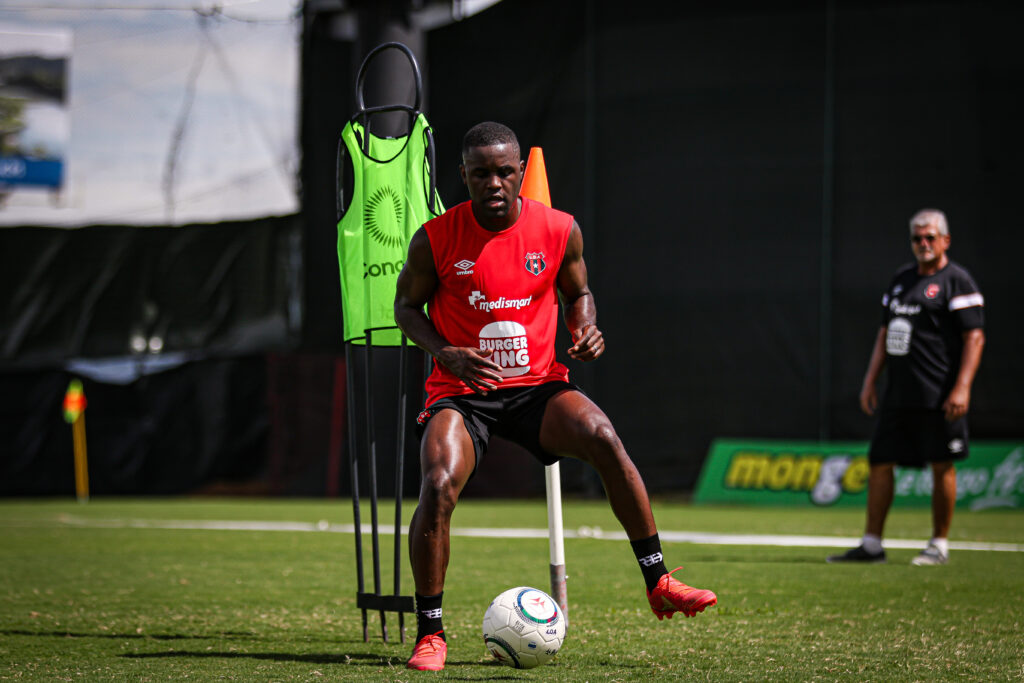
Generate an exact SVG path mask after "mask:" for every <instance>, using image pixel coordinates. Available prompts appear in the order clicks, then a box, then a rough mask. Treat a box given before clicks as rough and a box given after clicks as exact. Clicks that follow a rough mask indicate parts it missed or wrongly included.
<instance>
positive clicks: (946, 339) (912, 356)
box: [882, 261, 985, 409]
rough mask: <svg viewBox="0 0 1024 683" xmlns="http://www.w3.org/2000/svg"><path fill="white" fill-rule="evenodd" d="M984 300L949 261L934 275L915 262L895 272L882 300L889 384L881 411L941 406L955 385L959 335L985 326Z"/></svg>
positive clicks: (968, 276) (962, 271)
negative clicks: (918, 266) (883, 409)
mask: <svg viewBox="0 0 1024 683" xmlns="http://www.w3.org/2000/svg"><path fill="white" fill-rule="evenodd" d="M984 306H985V300H984V298H983V297H982V295H981V291H980V290H979V289H978V285H976V284H975V283H974V278H972V277H971V274H970V273H968V272H967V271H966V270H965V269H964V268H963V267H962V266H960V265H959V264H956V263H954V262H953V261H950V262H949V263H948V264H947V265H946V267H945V268H943V269H942V270H940V271H939V272H937V273H935V274H934V275H919V274H918V272H917V264H916V263H912V264H909V265H907V266H904V267H903V268H901V269H900V270H899V272H897V273H896V276H895V277H894V278H893V280H892V282H891V283H890V284H889V289H888V290H886V292H885V295H884V296H882V324H883V325H885V326H886V328H887V331H886V338H885V352H886V359H885V360H886V365H887V366H888V369H889V370H888V373H889V382H888V386H887V387H886V392H885V397H884V400H883V402H882V405H883V406H884V407H885V408H929V409H938V408H941V407H942V403H943V401H945V400H946V397H947V396H949V392H950V391H951V390H952V389H953V385H954V384H955V383H956V377H957V373H959V372H960V356H961V354H962V352H963V333H964V332H965V331H966V330H971V329H975V328H980V327H983V326H984V323H985V316H984V310H985V308H984Z"/></svg>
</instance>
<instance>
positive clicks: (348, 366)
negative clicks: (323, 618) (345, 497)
mask: <svg viewBox="0 0 1024 683" xmlns="http://www.w3.org/2000/svg"><path fill="white" fill-rule="evenodd" d="M352 375H353V370H352V344H345V390H346V391H347V393H348V397H347V399H346V401H347V403H348V405H347V406H346V407H347V408H348V462H349V469H350V471H351V473H352V525H353V526H354V527H355V534H354V535H355V537H356V590H357V591H358V593H359V594H361V593H363V592H364V591H365V590H366V584H365V581H364V580H363V526H362V521H361V516H360V514H359V457H358V454H357V452H356V429H355V424H356V405H355V403H356V402H355V401H353V400H352V396H353V388H354V380H353V379H352ZM362 612H363V642H364V643H365V642H368V641H369V640H370V634H369V633H368V632H367V630H366V609H365V608H363V610H362Z"/></svg>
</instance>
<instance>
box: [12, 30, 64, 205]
mask: <svg viewBox="0 0 1024 683" xmlns="http://www.w3.org/2000/svg"><path fill="white" fill-rule="evenodd" d="M70 55H71V32H70V31H68V30H66V29H63V28H56V27H51V28H50V29H48V30H36V29H30V28H27V27H20V26H15V25H11V24H0V201H2V202H4V203H6V200H7V199H8V195H9V194H10V193H12V192H13V191H14V190H15V189H20V188H21V187H35V188H45V189H47V190H51V191H56V190H59V189H60V187H61V185H62V183H63V176H64V156H65V150H66V148H67V144H68V109H67V72H68V59H69V57H70Z"/></svg>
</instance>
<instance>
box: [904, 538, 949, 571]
mask: <svg viewBox="0 0 1024 683" xmlns="http://www.w3.org/2000/svg"><path fill="white" fill-rule="evenodd" d="M947 562H949V555H947V554H945V553H943V552H942V551H941V550H939V549H938V548H937V547H936V546H934V545H932V544H931V543H929V544H928V547H927V548H925V549H924V550H922V551H921V552H920V553H918V555H917V557H915V558H914V559H912V560H911V561H910V564H912V565H914V566H916V567H928V566H931V565H935V564H946V563H947Z"/></svg>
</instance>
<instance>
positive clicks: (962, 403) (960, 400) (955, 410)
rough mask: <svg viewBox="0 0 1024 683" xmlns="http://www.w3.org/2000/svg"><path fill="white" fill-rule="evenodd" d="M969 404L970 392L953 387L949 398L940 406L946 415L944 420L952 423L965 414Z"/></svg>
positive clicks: (959, 387)
mask: <svg viewBox="0 0 1024 683" xmlns="http://www.w3.org/2000/svg"><path fill="white" fill-rule="evenodd" d="M970 404H971V391H970V389H965V388H963V387H961V386H956V387H953V391H951V392H949V397H948V398H947V399H946V401H945V402H944V403H943V404H942V410H943V412H944V413H946V420H947V421H948V422H953V421H955V420H959V419H960V418H961V417H963V416H964V415H966V414H967V408H968V407H969V406H970Z"/></svg>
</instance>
